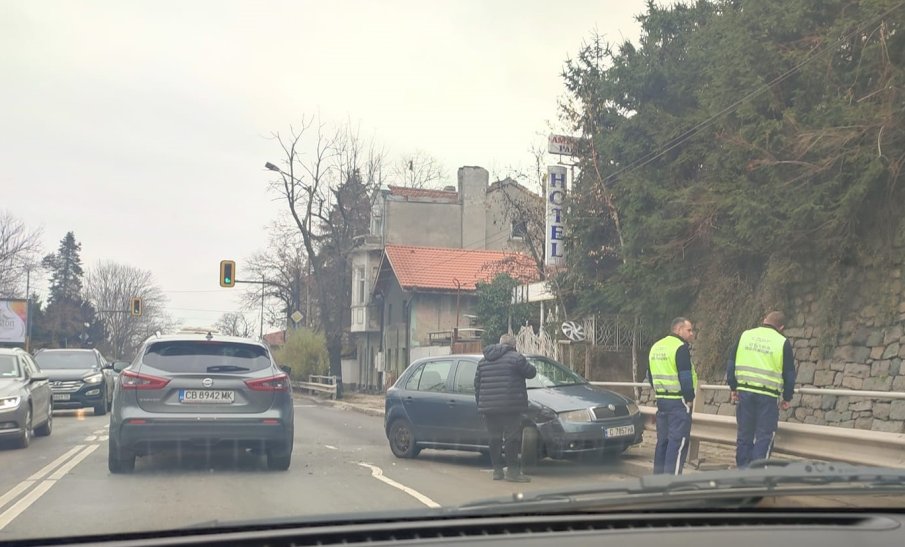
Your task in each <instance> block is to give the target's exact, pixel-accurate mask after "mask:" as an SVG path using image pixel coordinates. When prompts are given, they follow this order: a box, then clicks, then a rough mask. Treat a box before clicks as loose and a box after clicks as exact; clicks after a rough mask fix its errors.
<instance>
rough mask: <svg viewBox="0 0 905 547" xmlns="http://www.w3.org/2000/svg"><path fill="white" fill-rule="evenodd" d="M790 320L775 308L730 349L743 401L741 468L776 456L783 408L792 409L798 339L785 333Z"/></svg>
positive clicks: (737, 395)
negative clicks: (772, 454) (795, 341)
mask: <svg viewBox="0 0 905 547" xmlns="http://www.w3.org/2000/svg"><path fill="white" fill-rule="evenodd" d="M785 322H786V318H785V316H784V315H783V313H782V312H779V311H771V312H770V313H768V314H767V316H766V317H764V322H763V325H761V326H760V327H757V328H755V329H750V330H746V331H745V332H743V333H742V335H741V337H740V338H739V341H738V344H737V345H736V346H735V347H734V348H733V349H732V351H731V352H730V353H729V364H728V367H727V371H726V380H727V383H728V384H729V389H731V390H732V400H733V402H738V408H737V409H736V412H735V421H736V424H738V435H737V438H736V449H735V463H736V465H737V466H738V467H739V469H742V468H745V467H748V465H749V464H750V463H751V462H752V461H754V460H761V459H765V458H769V457H770V451H771V450H772V449H773V438H774V436H775V435H776V427H777V424H778V422H779V408H780V407H782V409H783V410H788V409H789V407H790V406H791V402H790V401H791V400H792V395H793V393H794V389H795V358H794V355H793V353H792V343H791V342H789V340H788V339H787V338H786V337H785V336H784V335H783V334H782V332H783V330H785Z"/></svg>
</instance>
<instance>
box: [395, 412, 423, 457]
mask: <svg viewBox="0 0 905 547" xmlns="http://www.w3.org/2000/svg"><path fill="white" fill-rule="evenodd" d="M390 450H392V451H393V455H394V456H396V457H397V458H414V457H415V456H417V455H418V452H420V451H421V449H419V448H418V447H417V445H416V443H415V433H414V431H413V430H412V424H410V423H409V422H408V420H405V419H402V418H399V419H397V420H395V421H394V422H393V423H392V424H391V425H390Z"/></svg>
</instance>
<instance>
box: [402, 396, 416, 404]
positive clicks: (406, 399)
mask: <svg viewBox="0 0 905 547" xmlns="http://www.w3.org/2000/svg"><path fill="white" fill-rule="evenodd" d="M412 401H414V399H413V398H412V396H411V395H409V396H408V397H406V398H405V399H403V400H402V402H403V403H411V402H412Z"/></svg>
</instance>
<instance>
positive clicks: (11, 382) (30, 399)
mask: <svg viewBox="0 0 905 547" xmlns="http://www.w3.org/2000/svg"><path fill="white" fill-rule="evenodd" d="M52 404H53V402H52V400H51V391H50V386H49V385H48V383H47V376H46V375H44V373H42V372H41V369H40V368H38V366H37V365H36V364H35V362H34V360H33V359H32V358H31V355H29V354H28V353H27V352H25V351H24V350H21V349H18V348H0V440H9V441H11V442H12V443H13V445H15V446H16V447H17V448H28V445H29V444H31V437H32V434H34V435H38V436H42V437H43V436H47V435H50V432H51V430H52V429H53V408H52Z"/></svg>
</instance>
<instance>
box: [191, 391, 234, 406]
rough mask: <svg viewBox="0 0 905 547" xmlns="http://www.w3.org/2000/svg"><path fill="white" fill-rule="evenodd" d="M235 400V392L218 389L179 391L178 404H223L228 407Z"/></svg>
mask: <svg viewBox="0 0 905 547" xmlns="http://www.w3.org/2000/svg"><path fill="white" fill-rule="evenodd" d="M235 399H236V392H235V391H229V390H218V389H180V390H179V402H181V403H189V404H201V403H212V404H224V405H228V404H230V403H232V402H233V401H234V400H235Z"/></svg>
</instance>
